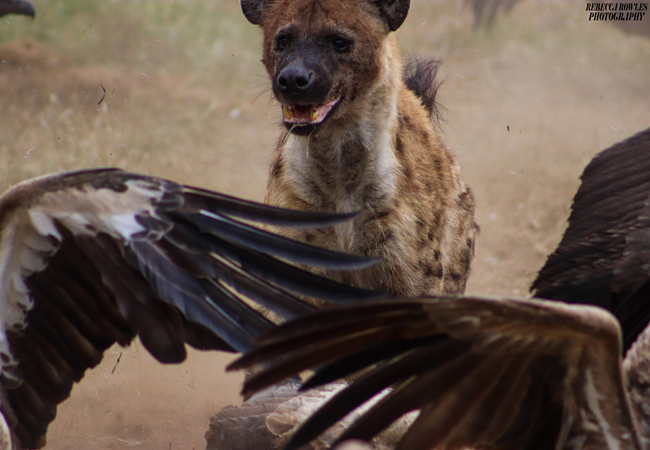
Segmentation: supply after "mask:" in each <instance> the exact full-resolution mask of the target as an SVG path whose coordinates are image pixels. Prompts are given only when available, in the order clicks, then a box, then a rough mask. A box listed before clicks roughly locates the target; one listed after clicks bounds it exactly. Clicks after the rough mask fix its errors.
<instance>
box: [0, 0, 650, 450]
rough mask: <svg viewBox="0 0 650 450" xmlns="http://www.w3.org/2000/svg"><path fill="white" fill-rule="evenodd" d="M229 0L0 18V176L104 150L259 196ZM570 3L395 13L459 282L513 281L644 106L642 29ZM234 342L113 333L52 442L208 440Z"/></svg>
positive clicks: (91, 157)
mask: <svg viewBox="0 0 650 450" xmlns="http://www.w3.org/2000/svg"><path fill="white" fill-rule="evenodd" d="M93 2H94V3H93ZM237 3H238V2H237V1H236V0H227V1H226V0H176V1H173V0H133V1H128V2H127V1H120V0H112V1H109V2H102V1H101V0H91V1H87V0H84V1H83V2H80V1H78V0H77V1H75V0H58V2H52V1H48V2H45V1H39V0H36V1H35V4H36V7H37V9H38V15H37V17H36V19H35V20H34V21H31V20H29V19H25V18H21V17H5V18H3V19H1V20H0V187H3V188H4V187H8V186H9V185H11V184H12V183H15V182H17V181H20V180H21V179H25V178H28V177H31V176H36V175H39V174H42V173H47V172H54V171H59V170H64V169H72V168H82V167H93V166H119V167H123V168H126V169H129V170H133V171H139V172H145V173H149V174H153V175H157V176H162V177H167V178H170V179H174V180H176V181H181V182H185V183H189V184H195V185H199V186H203V187H207V188H211V189H216V190H220V191H224V192H227V193H230V194H235V195H239V196H243V197H247V198H250V199H256V200H261V199H262V198H263V193H264V186H265V181H266V172H267V166H268V163H269V158H270V152H271V149H272V148H273V146H274V142H275V139H276V135H277V133H278V129H279V126H278V124H279V116H280V111H279V108H278V106H277V105H276V104H275V103H274V102H273V101H272V100H271V98H270V94H269V92H268V89H267V84H268V83H267V81H266V79H265V77H264V74H263V71H262V68H261V64H260V63H259V55H258V46H259V40H260V34H259V32H258V31H257V30H256V29H255V27H253V26H252V25H249V24H248V23H247V22H246V20H245V19H244V17H243V16H242V15H241V13H240V11H239V6H238V4H237ZM584 5H585V4H584V2H582V1H580V0H572V1H570V0H552V1H551V0H549V1H542V0H539V1H532V0H531V1H524V2H522V3H521V4H520V5H519V6H517V7H516V8H515V9H514V10H513V11H512V12H511V13H510V14H509V15H507V16H504V17H500V18H499V19H498V20H497V21H496V23H495V24H494V26H493V27H492V28H491V29H489V30H486V29H474V28H473V27H472V16H471V11H470V10H469V8H467V7H465V6H463V4H462V3H461V2H454V1H451V0H449V1H444V0H440V1H432V0H413V5H412V9H411V12H410V15H409V18H408V19H407V21H406V22H405V24H404V26H403V27H402V29H400V30H399V31H398V34H399V38H400V42H401V44H402V47H403V48H404V50H405V54H406V53H408V54H411V55H416V54H417V55H422V56H425V57H435V58H441V59H442V60H443V61H444V64H443V69H442V77H443V78H444V84H443V86H442V88H441V90H440V101H441V102H442V104H443V105H444V106H445V107H446V111H445V114H444V117H445V123H444V124H443V126H442V133H443V136H444V140H445V141H446V142H447V143H448V145H449V147H450V148H452V149H453V151H454V152H455V154H456V155H457V157H458V159H459V161H460V163H461V165H462V167H463V173H464V176H465V178H466V179H467V181H468V182H469V183H470V185H471V186H472V187H473V189H474V192H475V194H476V198H477V203H478V221H479V223H480V225H481V228H482V232H481V236H480V242H479V247H478V253H477V256H476V259H475V262H474V268H473V273H472V277H471V280H470V283H469V288H468V292H469V293H472V294H489V295H507V296H527V295H528V286H529V284H530V283H531V281H532V280H533V278H534V276H535V273H536V270H538V269H539V268H540V267H541V264H542V263H543V262H544V260H545V257H546V255H547V254H548V253H549V252H550V251H551V250H553V248H554V247H555V245H556V244H557V242H558V241H559V239H560V236H561V234H562V232H563V230H564V227H565V220H566V217H567V215H568V212H569V208H570V201H571V197H572V195H573V193H574V192H575V189H576V188H577V187H578V184H579V175H580V173H581V171H582V169H583V168H584V166H585V165H586V164H587V162H588V161H589V160H590V159H591V158H592V157H593V155H595V154H596V153H597V152H599V151H600V150H602V149H604V148H606V147H608V146H609V145H611V144H613V143H615V142H617V141H619V140H621V139H623V138H626V137H628V136H630V135H632V134H633V133H635V132H638V131H640V130H642V129H645V128H647V127H648V126H650V40H648V39H643V38H640V37H635V36H630V35H626V34H624V33H622V32H621V31H619V30H618V29H616V28H614V27H611V26H610V25H608V24H607V23H603V22H589V21H588V13H586V12H585V6H584ZM645 20H650V17H646V18H645ZM103 89H105V91H106V93H105V94H104V91H103ZM102 96H104V97H105V98H104V99H103V101H102V102H101V104H98V103H99V101H100V99H101V98H102ZM232 358H233V356H232V355H224V354H216V353H201V352H191V353H190V357H189V358H188V360H187V361H186V362H185V363H183V364H181V365H178V366H161V365H159V364H158V363H156V362H155V361H153V360H152V358H151V357H150V356H149V355H148V354H147V352H146V351H145V350H144V349H143V348H142V347H141V346H140V345H139V344H138V343H135V344H134V345H133V346H131V347H130V348H127V349H121V348H113V349H111V350H110V351H108V352H107V353H106V355H105V359H104V361H103V362H102V364H100V365H99V366H98V367H97V368H95V369H94V370H91V371H89V372H88V374H87V375H86V377H85V378H84V380H83V381H82V382H81V383H79V384H78V385H77V386H76V387H75V388H74V390H73V392H72V396H71V398H70V399H69V400H67V401H66V402H64V403H63V404H62V405H61V407H60V408H59V413H58V416H57V419H56V420H55V422H54V423H53V424H52V425H51V427H50V432H49V436H48V446H47V448H48V449H60V450H62V449H102V450H103V449H127V448H135V449H138V448H142V449H160V450H169V449H183V450H184V449H201V448H205V441H204V439H203V434H204V433H205V431H206V430H207V428H208V420H209V416H210V415H211V414H213V413H214V412H216V411H217V410H218V409H219V408H221V407H222V406H225V405H227V404H231V403H238V402H239V401H240V400H239V396H238V390H239V385H240V382H241V375H240V374H225V373H224V370H223V369H224V366H225V364H226V363H227V362H228V361H229V360H231V359H232Z"/></svg>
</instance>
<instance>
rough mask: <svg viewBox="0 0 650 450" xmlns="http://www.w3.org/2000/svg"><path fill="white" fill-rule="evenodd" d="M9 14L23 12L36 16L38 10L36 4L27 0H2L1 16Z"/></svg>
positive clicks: (0, 5)
mask: <svg viewBox="0 0 650 450" xmlns="http://www.w3.org/2000/svg"><path fill="white" fill-rule="evenodd" d="M7 14H21V15H23V16H30V17H34V15H36V10H35V9H34V5H32V4H31V3H29V2H28V1H27V0H0V17H2V16H6V15H7Z"/></svg>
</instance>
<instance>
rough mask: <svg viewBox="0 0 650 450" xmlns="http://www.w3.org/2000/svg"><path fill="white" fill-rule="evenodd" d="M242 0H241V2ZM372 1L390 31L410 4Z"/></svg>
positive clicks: (404, 0)
mask: <svg viewBox="0 0 650 450" xmlns="http://www.w3.org/2000/svg"><path fill="white" fill-rule="evenodd" d="M244 1H245V0H242V3H243V2H244ZM372 2H373V3H374V4H375V5H377V7H378V8H379V13H380V14H381V16H382V17H383V19H384V20H385V21H386V24H388V28H389V29H390V31H395V30H397V29H398V28H399V27H400V26H401V25H402V23H404V19H406V15H407V14H408V12H409V6H410V4H411V0H372ZM248 20H250V19H248Z"/></svg>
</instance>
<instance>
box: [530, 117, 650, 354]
mask: <svg viewBox="0 0 650 450" xmlns="http://www.w3.org/2000/svg"><path fill="white" fill-rule="evenodd" d="M581 178H582V184H581V186H580V188H579V189H578V192H577V194H576V196H575V198H574V200H573V207H572V210H571V215H570V217H569V227H568V228H567V230H566V232H565V233H564V237H563V238H562V241H561V242H560V244H559V245H558V247H557V249H556V250H555V251H554V252H553V253H552V254H551V255H550V256H549V257H548V260H547V261H546V264H545V265H544V267H543V268H542V269H541V270H540V272H539V274H538V276H537V278H536V280H535V281H534V282H533V284H532V287H531V290H532V291H534V294H535V296H536V297H541V298H546V299H552V300H560V301H564V302H569V303H586V304H592V305H597V306H601V307H603V308H606V309H608V310H609V311H611V312H612V313H613V314H614V315H615V316H616V317H617V318H618V320H619V321H620V322H621V326H622V328H623V336H624V347H625V349H627V348H629V347H630V345H631V344H632V343H633V342H634V341H635V340H636V338H637V336H638V335H639V333H640V332H641V331H643V329H644V328H645V327H646V325H647V324H648V322H649V321H650V302H648V301H647V299H648V295H649V294H650V271H649V270H648V267H649V264H650V128H649V129H647V130H645V131H642V132H640V133H638V134H636V135H634V136H632V137H631V138H629V139H626V140H625V141H622V142H619V143H618V144H615V145H613V146H611V147H609V148H608V149H606V150H603V151H602V152H601V153H599V154H598V155H597V156H596V157H595V158H594V159H593V160H592V161H591V162H590V163H589V165H588V166H587V168H586V169H585V171H584V173H583V174H582V177H581Z"/></svg>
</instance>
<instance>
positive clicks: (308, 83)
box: [278, 59, 315, 95]
mask: <svg viewBox="0 0 650 450" xmlns="http://www.w3.org/2000/svg"><path fill="white" fill-rule="evenodd" d="M314 79H315V74H314V72H313V71H311V70H309V69H308V68H307V67H305V63H304V62H303V60H302V59H294V60H293V61H292V62H291V63H289V64H288V65H287V66H286V67H285V68H284V69H282V70H281V71H280V74H279V75H278V89H279V90H280V92H282V93H283V94H285V95H292V94H298V95H300V94H303V93H305V92H307V91H309V89H310V88H311V87H312V86H313V85H314Z"/></svg>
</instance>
